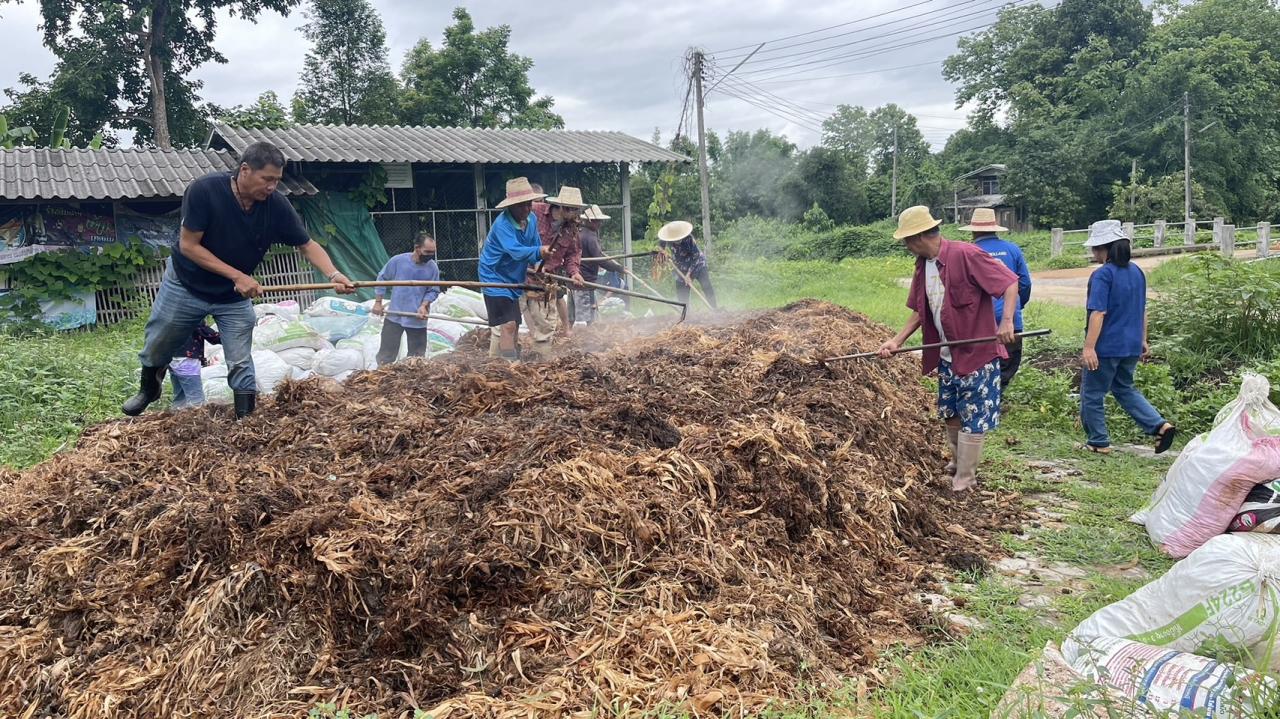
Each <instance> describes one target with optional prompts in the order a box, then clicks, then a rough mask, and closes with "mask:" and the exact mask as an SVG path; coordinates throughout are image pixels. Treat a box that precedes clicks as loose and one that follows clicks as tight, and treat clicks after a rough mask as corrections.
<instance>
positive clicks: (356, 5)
mask: <svg viewBox="0 0 1280 719" xmlns="http://www.w3.org/2000/svg"><path fill="white" fill-rule="evenodd" d="M307 17H308V19H309V22H308V23H307V24H305V25H303V26H302V28H301V30H302V34H303V35H304V36H305V37H306V38H307V39H308V40H310V41H311V43H312V46H311V50H309V51H308V52H307V57H306V60H305V61H304V62H303V68H302V75H301V77H300V83H301V86H300V87H299V89H298V92H297V94H296V95H295V102H294V108H295V111H294V118H295V119H296V120H297V121H298V122H322V123H327V124H341V125H355V124H369V125H376V124H388V123H393V122H395V115H396V111H395V108H396V104H397V102H398V101H399V94H400V88H399V86H398V85H397V84H396V79H395V76H394V75H392V74H391V66H390V64H389V63H388V62H387V33H386V30H385V29H384V28H383V26H382V18H380V17H379V16H378V12H377V10H374V8H373V6H372V5H371V4H370V3H369V0H312V9H311V11H310V12H309V13H308V14H307Z"/></svg>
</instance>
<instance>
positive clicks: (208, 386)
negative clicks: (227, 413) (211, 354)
mask: <svg viewBox="0 0 1280 719" xmlns="http://www.w3.org/2000/svg"><path fill="white" fill-rule="evenodd" d="M219 349H221V348H219ZM200 385H201V387H203V389H204V401H205V402H210V403H213V404H230V403H231V397H232V392H231V387H230V386H229V385H228V384H227V366H226V365H225V364H216V365H209V366H208V367H205V368H203V369H201V370H200Z"/></svg>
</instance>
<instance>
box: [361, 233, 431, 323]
mask: <svg viewBox="0 0 1280 719" xmlns="http://www.w3.org/2000/svg"><path fill="white" fill-rule="evenodd" d="M439 279H440V266H439V265H437V264H436V261H435V260H427V261H426V262H423V263H422V264H418V263H417V262H414V261H413V253H412V252H405V253H402V254H399V255H396V256H395V257H392V258H391V259H390V260H387V264H386V265H383V267H382V271H381V272H379V273H378V281H379V282H382V281H384V280H426V281H430V282H434V281H436V280H439ZM386 291H387V288H386V287H377V288H375V289H374V290H373V294H374V296H375V297H377V298H378V299H382V296H383V295H384V294H386ZM439 296H440V288H439V287H392V288H391V304H390V306H389V307H387V309H389V310H391V311H393V312H408V313H410V314H413V313H416V312H417V311H418V308H419V307H421V306H422V303H423V302H435V301H436V298H437V297H439ZM387 319H389V320H391V321H392V322H395V323H396V324H398V325H400V326H401V327H408V328H409V329H422V328H423V327H426V326H427V322H426V320H420V319H418V318H417V317H401V316H399V315H391V316H389V317H388V318H387Z"/></svg>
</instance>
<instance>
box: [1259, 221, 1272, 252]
mask: <svg viewBox="0 0 1280 719" xmlns="http://www.w3.org/2000/svg"><path fill="white" fill-rule="evenodd" d="M1270 256H1271V223H1270V222H1259V223H1258V257H1270Z"/></svg>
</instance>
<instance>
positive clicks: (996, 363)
mask: <svg viewBox="0 0 1280 719" xmlns="http://www.w3.org/2000/svg"><path fill="white" fill-rule="evenodd" d="M938 416H939V417H941V418H942V419H944V420H945V419H951V418H952V417H959V418H960V431H961V432H968V433H969V434H984V433H986V432H990V431H992V430H994V429H995V428H996V427H999V426H1000V360H993V361H991V362H988V363H987V364H985V365H983V366H982V367H981V368H979V369H978V371H976V372H974V373H972V374H967V375H963V376H960V377H957V376H956V375H955V374H954V373H952V371H951V363H950V362H946V361H943V362H940V363H939V364H938Z"/></svg>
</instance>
